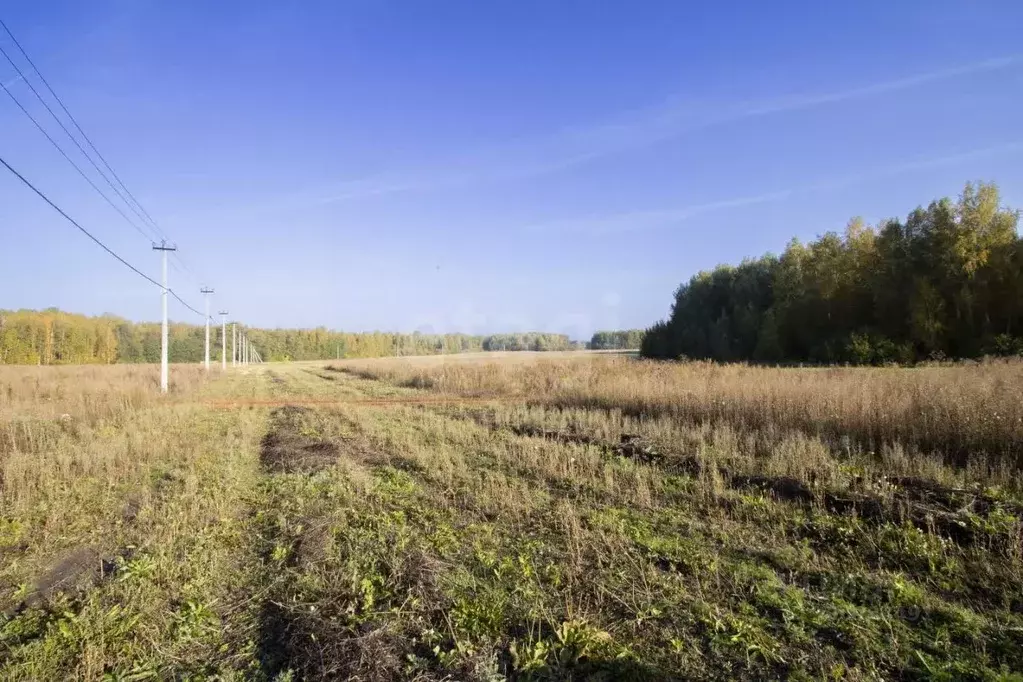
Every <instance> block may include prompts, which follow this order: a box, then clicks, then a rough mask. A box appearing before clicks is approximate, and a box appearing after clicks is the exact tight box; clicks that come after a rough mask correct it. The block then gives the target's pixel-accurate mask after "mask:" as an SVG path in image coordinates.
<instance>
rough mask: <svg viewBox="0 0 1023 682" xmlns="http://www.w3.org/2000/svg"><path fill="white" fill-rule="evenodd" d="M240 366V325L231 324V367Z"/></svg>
mask: <svg viewBox="0 0 1023 682" xmlns="http://www.w3.org/2000/svg"><path fill="white" fill-rule="evenodd" d="M237 364H238V324H237V323H236V322H232V323H231V366H232V367H234V366H235V365H237Z"/></svg>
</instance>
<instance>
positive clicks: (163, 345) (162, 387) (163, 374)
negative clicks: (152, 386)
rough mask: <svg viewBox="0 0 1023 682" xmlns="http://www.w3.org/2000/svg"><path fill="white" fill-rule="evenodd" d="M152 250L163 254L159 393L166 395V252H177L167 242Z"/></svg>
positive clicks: (175, 248) (155, 246)
mask: <svg viewBox="0 0 1023 682" xmlns="http://www.w3.org/2000/svg"><path fill="white" fill-rule="evenodd" d="M153 250H154V251H161V252H163V293H162V294H161V297H162V299H163V329H162V330H161V335H160V393H166V392H167V383H168V381H167V379H168V376H167V375H168V371H167V336H168V332H167V292H168V289H167V252H168V251H177V247H175V246H167V242H165V241H162V242H160V245H159V246H157V245H156V244H153Z"/></svg>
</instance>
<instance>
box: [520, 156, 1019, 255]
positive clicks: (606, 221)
mask: <svg viewBox="0 0 1023 682" xmlns="http://www.w3.org/2000/svg"><path fill="white" fill-rule="evenodd" d="M1019 152H1023V141H1015V142H1009V143H1007V144H1002V145H997V146H993V147H985V148H982V149H974V150H971V151H967V152H961V153H957V154H949V155H945V156H939V157H929V158H923V159H918V160H915V161H909V162H906V163H899V164H892V165H889V166H885V167H882V168H877V169H874V170H871V171H866V172H863V173H855V174H850V175H845V176H841V177H837V178H833V179H831V180H825V181H823V182H816V183H812V184H808V185H801V186H798V187H790V188H788V189H782V190H777V191H773V192H763V193H759V194H753V195H747V196H741V197H732V198H728V199H721V200H718V201H711V202H706V203H700V204H692V205H689V206H683V207H679V208H670V209H658V210H640V211H626V212H622V213H615V214H612V215H603V216H591V217H588V218H578V219H570V220H556V221H549V222H543V223H535V224H532V225H527V226H526V227H525V228H523V229H524V230H525V231H527V232H534V233H535V232H562V233H576V234H587V235H594V236H596V235H606V234H616V233H626V232H637V231H642V230H651V229H662V228H666V227H672V226H674V225H678V224H679V223H682V222H685V221H687V220H689V219H690V218H694V217H696V216H700V215H704V214H707V213H713V212H716V211H723V210H727V209H731V208H739V207H744V206H752V205H756V204H766V203H771V202H777V201H784V200H786V199H790V198H792V197H794V196H798V195H805V194H812V193H814V192H821V191H827V190H837V189H843V188H845V187H850V186H853V185H857V184H860V183H863V182H870V181H874V180H881V179H884V178H887V177H893V176H897V175H902V174H905V173H911V172H914V171H919V170H927V169H932V168H940V167H942V166H954V165H957V164H960V163H964V162H967V161H973V160H976V159H982V158H988V157H992V156H1002V155H1007V154H1014V153H1019Z"/></svg>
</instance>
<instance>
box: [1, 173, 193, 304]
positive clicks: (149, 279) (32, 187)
mask: <svg viewBox="0 0 1023 682" xmlns="http://www.w3.org/2000/svg"><path fill="white" fill-rule="evenodd" d="M0 164H2V165H3V166H4V168H6V169H7V170H9V171H10V172H11V173H12V174H13V175H14V176H15V177H16V178H18V179H19V180H21V182H22V183H24V185H25V186H26V187H28V188H29V189H30V190H32V191H33V192H35V193H36V194H38V195H39V198H41V199H42V200H43V201H45V202H46V203H47V204H49V205H50V207H51V208H52V209H53V210H55V211H56V212H57V213H59V214H60V215H61V216H63V217H64V219H65V220H67V221H68V222H69V223H71V224H72V225H74V226H75V227H77V228H78V229H79V230H80V231H81V232H82V234H84V235H85V236H86V237H88V238H89V239H91V240H92V241H94V242H96V244H98V245H99V247H100V248H101V249H103V250H104V251H106V252H107V253H109V254H110V255H111V256H113V257H114V258H116V259H117V260H118V261H119V262H120V263H121V264H122V265H124V266H125V267H127V268H128V269H129V270H131V271H132V272H134V273H135V274H136V275H138V276H139V277H141V278H143V279H144V280H146V281H147V282H149V283H150V284H155V285H156V286H158V287H160V288H161V289H163V288H164V287H163V285H162V284H160V283H159V282H157V281H156V280H155V279H153V278H152V277H150V276H149V275H147V274H146V273H144V272H142V271H141V270H139V269H138V268H136V267H135V266H134V265H132V264H131V263H129V262H128V261H126V260H125V259H123V258H121V257H120V256H119V255H117V253H115V252H114V250H113V249H111V248H110V247H109V246H107V245H106V244H104V243H103V242H101V241H100V240H99V239H98V238H97V237H95V236H94V235H93V234H92V233H91V232H89V231H88V230H86V229H85V228H84V227H82V226H81V225H79V224H78V221H76V220H75V219H74V218H72V217H71V216H69V215H68V214H67V213H65V212H64V210H63V209H62V208H61V207H60V206H58V205H57V204H55V203H53V201H51V200H50V198H49V197H48V196H46V195H45V194H44V193H43V192H42V190H40V189H39V188H37V187H36V186H35V185H33V184H32V183H31V182H29V181H28V180H27V179H26V178H25V176H24V175H22V174H21V173H19V172H18V171H16V170H15V169H14V167H13V166H11V164H9V163H7V161H6V160H5V159H4V158H3V157H2V156H0ZM167 292H168V293H169V294H170V295H171V296H173V297H174V298H176V299H178V301H179V302H180V303H181V305H183V306H185V307H186V308H188V309H189V310H191V311H192V312H193V313H195V314H196V315H202V313H200V312H199V311H198V310H196V309H195V308H193V307H192V306H190V305H188V304H187V303H186V302H185V301H184V299H182V298H181V297H180V296H178V295H177V293H175V292H174V290H173V289H167Z"/></svg>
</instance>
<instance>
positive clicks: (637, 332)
mask: <svg viewBox="0 0 1023 682" xmlns="http://www.w3.org/2000/svg"><path fill="white" fill-rule="evenodd" d="M644 334H646V332H645V331H644V330H642V329H623V330H617V331H599V332H594V334H593V338H591V339H590V348H591V349H593V350H625V349H629V350H635V349H637V348H639V347H640V345H641V344H642V343H643V336H644Z"/></svg>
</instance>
